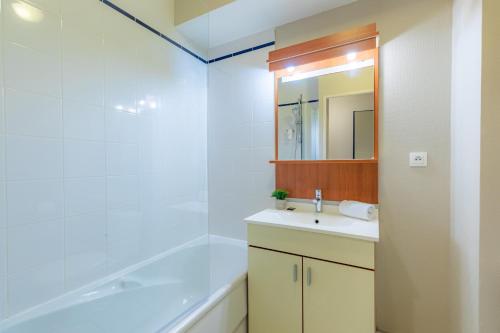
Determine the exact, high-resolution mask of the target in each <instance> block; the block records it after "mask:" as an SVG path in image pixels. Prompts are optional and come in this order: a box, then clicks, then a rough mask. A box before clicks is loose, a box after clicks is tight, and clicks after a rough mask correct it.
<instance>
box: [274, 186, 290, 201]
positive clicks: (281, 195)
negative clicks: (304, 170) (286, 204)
mask: <svg viewBox="0 0 500 333" xmlns="http://www.w3.org/2000/svg"><path fill="white" fill-rule="evenodd" d="M271 197H273V198H276V199H278V200H285V199H286V197H288V191H287V190H282V189H279V188H278V189H276V190H275V191H274V192H273V194H271Z"/></svg>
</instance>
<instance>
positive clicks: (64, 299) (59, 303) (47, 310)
mask: <svg viewBox="0 0 500 333" xmlns="http://www.w3.org/2000/svg"><path fill="white" fill-rule="evenodd" d="M205 244H209V245H210V244H229V245H233V246H238V247H242V248H243V247H244V246H246V245H244V244H246V241H243V240H239V239H234V238H227V237H223V236H218V235H212V234H206V235H203V236H200V237H198V238H195V239H193V240H190V241H188V242H186V243H183V244H180V245H178V246H176V247H173V248H171V249H169V250H167V251H164V252H162V253H160V254H157V255H155V256H152V257H150V258H148V259H145V260H143V261H141V262H139V263H137V264H134V265H132V266H128V267H126V268H124V269H122V270H119V271H117V272H114V273H112V274H110V275H107V276H105V277H103V278H101V279H98V280H96V281H93V282H91V283H89V284H86V285H83V286H81V287H79V288H77V289H74V290H70V291H68V292H65V293H63V294H61V295H59V296H57V297H55V298H52V299H50V300H48V301H46V302H43V303H40V304H37V305H35V306H33V307H31V308H28V309H26V310H23V311H21V312H19V313H16V314H15V315H13V316H11V317H9V318H6V319H4V320H1V321H0V330H5V329H9V328H12V327H14V326H16V325H19V324H21V323H24V322H26V321H30V320H35V319H37V318H39V317H43V316H45V315H48V314H51V313H53V312H57V311H61V310H64V309H66V308H69V307H72V306H75V305H79V304H83V303H85V302H87V301H86V300H81V299H80V297H81V296H82V295H84V294H85V293H88V292H90V291H92V290H94V289H96V288H99V287H102V286H104V285H106V284H107V283H110V282H113V281H115V280H117V279H120V278H123V277H124V276H126V275H127V274H130V273H133V272H135V271H137V270H139V269H141V268H143V267H146V266H148V265H151V264H153V263H155V262H157V261H159V260H161V259H163V258H166V257H168V256H170V255H173V254H175V253H177V252H180V251H183V250H187V249H190V248H193V247H197V246H202V245H205ZM244 278H246V272H245V273H243V274H241V276H239V277H238V280H241V279H244ZM228 285H230V283H229V284H227V285H224V286H223V287H221V288H219V289H217V290H216V291H215V292H213V293H209V295H208V296H207V297H206V298H205V299H203V300H201V301H200V303H199V305H198V306H194V309H193V310H192V311H197V310H198V309H199V307H203V306H204V305H205V302H207V301H208V300H212V296H213V295H214V294H217V295H218V293H219V291H221V289H224V288H225V287H228ZM222 299H223V297H222V296H220V298H219V300H218V302H220V300H222ZM90 302H91V300H90ZM215 305H216V304H215ZM212 308H213V307H212ZM190 313H191V312H190V311H188V312H187V315H188V316H189V314H190ZM181 318H184V317H183V316H182V314H181ZM167 327H169V326H167ZM160 332H163V331H161V330H160ZM167 332H168V331H167Z"/></svg>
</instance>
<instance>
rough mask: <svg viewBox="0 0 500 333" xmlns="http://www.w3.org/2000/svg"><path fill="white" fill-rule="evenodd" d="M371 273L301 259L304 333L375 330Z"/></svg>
mask: <svg viewBox="0 0 500 333" xmlns="http://www.w3.org/2000/svg"><path fill="white" fill-rule="evenodd" d="M374 289H375V288H374V273H373V271H370V270H365V269H361V268H355V267H350V266H344V265H338V264H334V263H330V262H325V261H320V260H314V259H308V258H304V333H374V332H375V313H374V312H375V304H374V302H375V291H374Z"/></svg>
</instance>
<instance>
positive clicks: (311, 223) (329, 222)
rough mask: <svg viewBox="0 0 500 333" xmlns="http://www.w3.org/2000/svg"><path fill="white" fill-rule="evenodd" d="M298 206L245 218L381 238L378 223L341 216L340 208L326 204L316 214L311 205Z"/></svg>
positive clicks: (341, 234)
mask: <svg viewBox="0 0 500 333" xmlns="http://www.w3.org/2000/svg"><path fill="white" fill-rule="evenodd" d="M293 207H295V208H296V209H295V210H294V211H289V210H276V209H266V210H263V211H261V212H259V213H257V214H254V215H252V216H249V217H247V218H246V219H245V222H246V223H248V224H260V225H267V226H273V227H278V228H287V229H295V230H302V231H307V232H316V233H323V234H332V235H337V236H341V237H348V238H355V239H361V240H367V241H371V242H378V241H379V222H378V219H376V220H373V221H363V220H358V219H354V218H350V217H347V216H344V215H341V214H340V213H339V212H338V207H337V206H333V205H331V206H330V205H324V206H323V207H324V212H323V213H315V212H314V208H313V206H312V205H307V204H296V205H295V204H293Z"/></svg>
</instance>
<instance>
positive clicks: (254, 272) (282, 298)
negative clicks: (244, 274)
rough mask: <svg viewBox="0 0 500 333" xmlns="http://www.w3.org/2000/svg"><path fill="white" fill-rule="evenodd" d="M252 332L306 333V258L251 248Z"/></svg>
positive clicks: (250, 311) (250, 310) (249, 259)
mask: <svg viewBox="0 0 500 333" xmlns="http://www.w3.org/2000/svg"><path fill="white" fill-rule="evenodd" d="M248 267H249V278H248V281H249V284H250V285H249V288H250V290H252V300H251V301H250V302H249V313H251V316H250V324H249V325H250V327H251V332H261V333H265V332H269V333H271V332H274V333H278V332H287V333H300V332H302V257H299V256H295V255H290V254H285V253H279V252H274V251H268V250H262V249H258V248H253V247H251V248H250V249H249V257H248Z"/></svg>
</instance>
